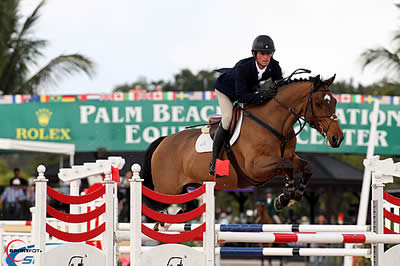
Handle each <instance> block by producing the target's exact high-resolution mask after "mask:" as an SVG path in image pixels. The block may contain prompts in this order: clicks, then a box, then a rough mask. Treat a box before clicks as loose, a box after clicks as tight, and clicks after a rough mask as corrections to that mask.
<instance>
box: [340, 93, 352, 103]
mask: <svg viewBox="0 0 400 266" xmlns="http://www.w3.org/2000/svg"><path fill="white" fill-rule="evenodd" d="M351 101H352V97H351V94H341V95H340V101H339V102H341V103H351Z"/></svg>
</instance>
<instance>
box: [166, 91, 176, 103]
mask: <svg viewBox="0 0 400 266" xmlns="http://www.w3.org/2000/svg"><path fill="white" fill-rule="evenodd" d="M164 100H170V101H173V100H176V91H166V92H164Z"/></svg>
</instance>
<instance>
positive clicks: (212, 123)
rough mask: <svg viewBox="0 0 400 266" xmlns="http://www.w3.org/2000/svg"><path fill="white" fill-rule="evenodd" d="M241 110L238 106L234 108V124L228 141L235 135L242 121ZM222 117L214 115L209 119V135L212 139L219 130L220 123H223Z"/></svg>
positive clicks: (231, 126)
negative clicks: (237, 125)
mask: <svg viewBox="0 0 400 266" xmlns="http://www.w3.org/2000/svg"><path fill="white" fill-rule="evenodd" d="M240 111H241V110H240V108H239V107H238V106H236V105H235V106H234V107H233V111H232V122H231V125H230V127H229V136H228V138H227V139H230V138H231V137H232V135H233V132H234V130H235V128H236V124H237V123H238V121H239V119H240ZM221 119H222V116H221V115H220V114H212V115H210V116H209V117H208V123H209V134H210V137H211V138H212V139H214V135H215V131H216V130H217V128H218V125H219V123H221Z"/></svg>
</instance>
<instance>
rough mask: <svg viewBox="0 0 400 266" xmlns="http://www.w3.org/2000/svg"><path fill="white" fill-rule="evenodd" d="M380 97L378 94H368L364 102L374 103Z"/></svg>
mask: <svg viewBox="0 0 400 266" xmlns="http://www.w3.org/2000/svg"><path fill="white" fill-rule="evenodd" d="M377 99H378V97H377V96H372V95H368V96H367V97H365V98H364V102H367V103H373V102H375V101H376V100H377Z"/></svg>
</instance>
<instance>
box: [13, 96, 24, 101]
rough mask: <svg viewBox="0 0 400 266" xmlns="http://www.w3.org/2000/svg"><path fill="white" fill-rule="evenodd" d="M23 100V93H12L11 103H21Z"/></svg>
mask: <svg viewBox="0 0 400 266" xmlns="http://www.w3.org/2000/svg"><path fill="white" fill-rule="evenodd" d="M23 102H24V95H20V94H18V95H13V103H23Z"/></svg>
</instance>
